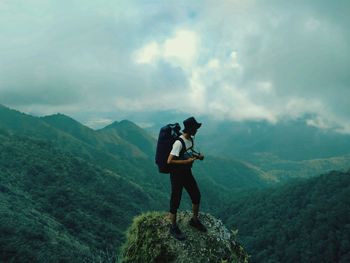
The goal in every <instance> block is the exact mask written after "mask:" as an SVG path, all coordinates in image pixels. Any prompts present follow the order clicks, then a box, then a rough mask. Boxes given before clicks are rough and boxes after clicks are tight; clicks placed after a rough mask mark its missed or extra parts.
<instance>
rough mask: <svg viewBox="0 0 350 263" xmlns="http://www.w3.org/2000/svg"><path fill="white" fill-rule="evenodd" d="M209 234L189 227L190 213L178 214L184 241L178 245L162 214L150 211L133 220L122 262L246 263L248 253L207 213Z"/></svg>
mask: <svg viewBox="0 0 350 263" xmlns="http://www.w3.org/2000/svg"><path fill="white" fill-rule="evenodd" d="M200 217H201V221H202V222H203V224H205V225H206V226H207V229H208V232H207V233H205V234H203V233H199V232H198V231H197V230H194V229H192V228H191V227H190V226H189V225H188V221H189V220H190V218H191V213H189V212H181V213H179V214H178V223H179V226H180V228H181V229H182V231H183V232H184V234H185V235H186V240H185V241H182V242H179V241H178V240H176V239H174V238H173V237H171V236H170V234H169V222H168V219H167V218H166V214H165V213H159V212H152V213H146V214H141V215H139V216H138V217H136V218H135V219H134V221H133V224H132V225H131V226H130V227H129V229H128V232H127V240H126V242H125V244H124V246H123V250H122V259H121V262H123V263H136V262H140V263H141V262H162V263H166V262H174V263H187V262H193V263H196V262H198V263H202V262H236V263H247V262H248V254H247V253H246V252H245V250H244V248H243V247H242V246H241V245H240V244H239V243H238V242H237V240H236V237H235V232H230V231H228V230H227V228H226V227H225V226H224V225H223V224H222V222H221V221H220V220H218V219H216V218H215V217H213V216H211V215H210V214H201V215H200Z"/></svg>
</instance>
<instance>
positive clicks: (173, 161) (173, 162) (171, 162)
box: [167, 154, 196, 164]
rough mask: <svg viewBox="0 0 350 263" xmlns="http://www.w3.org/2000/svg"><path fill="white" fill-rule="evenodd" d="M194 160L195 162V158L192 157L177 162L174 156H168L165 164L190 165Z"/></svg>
mask: <svg viewBox="0 0 350 263" xmlns="http://www.w3.org/2000/svg"><path fill="white" fill-rule="evenodd" d="M194 160H196V158H194V157H191V158H188V159H186V160H177V159H176V156H174V155H172V154H169V157H168V161H167V163H168V164H190V163H193V162H194Z"/></svg>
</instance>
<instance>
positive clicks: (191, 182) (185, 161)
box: [167, 117, 207, 240]
mask: <svg viewBox="0 0 350 263" xmlns="http://www.w3.org/2000/svg"><path fill="white" fill-rule="evenodd" d="M183 124H184V127H185V128H184V130H183V134H182V135H181V136H180V137H179V139H178V140H176V141H175V143H174V144H173V147H172V150H171V152H170V154H169V157H168V160H167V163H168V164H169V165H171V170H170V181H171V198H170V213H169V217H170V220H171V226H170V234H171V235H172V236H174V237H175V238H176V239H178V240H184V239H185V236H184V234H183V233H182V232H181V230H180V229H179V227H178V225H177V223H176V213H177V209H178V208H179V206H180V201H181V195H182V189H183V188H185V189H186V191H187V192H188V194H189V195H190V197H191V201H192V213H193V215H192V218H191V220H190V221H189V224H190V226H192V227H194V228H196V229H198V230H199V231H202V232H206V231H207V229H206V228H205V226H204V225H203V224H202V223H201V222H200V221H199V219H198V213H199V203H200V198H201V195H200V192H199V189H198V185H197V183H196V180H195V179H194V177H193V175H192V169H191V168H192V164H193V162H194V161H195V160H197V159H199V160H203V159H204V156H203V155H201V154H199V155H193V154H191V153H190V152H188V150H189V149H192V148H193V136H195V135H196V133H197V130H198V129H199V128H200V127H201V125H202V124H201V123H198V122H197V121H196V119H195V118H194V117H190V118H188V119H186V120H184V122H183ZM181 140H182V142H181ZM183 146H185V149H183V148H184V147H183Z"/></svg>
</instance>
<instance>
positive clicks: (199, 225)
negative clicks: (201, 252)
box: [188, 218, 207, 232]
mask: <svg viewBox="0 0 350 263" xmlns="http://www.w3.org/2000/svg"><path fill="white" fill-rule="evenodd" d="M188 223H189V225H190V226H191V227H194V228H195V229H197V230H199V231H201V232H207V228H206V227H205V226H204V225H203V224H202V223H201V221H199V220H198V219H197V220H194V219H193V218H191V220H190V221H189V222H188Z"/></svg>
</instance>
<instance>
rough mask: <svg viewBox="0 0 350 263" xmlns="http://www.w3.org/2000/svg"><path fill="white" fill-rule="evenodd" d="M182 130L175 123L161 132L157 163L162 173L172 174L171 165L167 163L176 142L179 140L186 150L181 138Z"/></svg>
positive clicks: (166, 126)
mask: <svg viewBox="0 0 350 263" xmlns="http://www.w3.org/2000/svg"><path fill="white" fill-rule="evenodd" d="M180 129H181V127H180V125H179V124H178V123H174V124H168V125H165V126H164V127H162V128H161V129H160V131H159V136H158V143H157V150H156V158H155V161H156V164H157V166H158V170H159V172H160V173H170V165H169V164H168V163H167V161H168V157H169V154H170V152H171V149H172V147H173V144H174V142H175V141H176V140H179V141H180V142H181V143H182V148H183V149H185V150H186V146H185V142H184V141H183V140H182V139H181V138H179V136H180V135H181V132H180Z"/></svg>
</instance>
